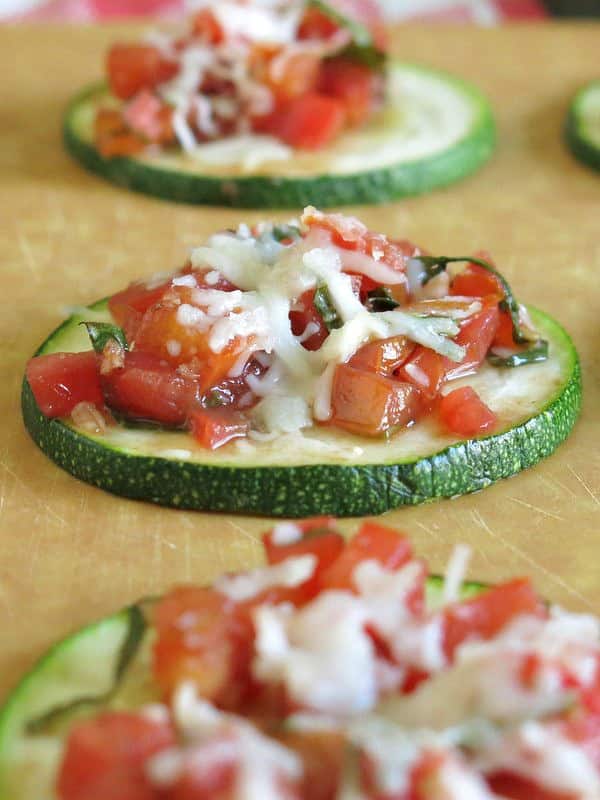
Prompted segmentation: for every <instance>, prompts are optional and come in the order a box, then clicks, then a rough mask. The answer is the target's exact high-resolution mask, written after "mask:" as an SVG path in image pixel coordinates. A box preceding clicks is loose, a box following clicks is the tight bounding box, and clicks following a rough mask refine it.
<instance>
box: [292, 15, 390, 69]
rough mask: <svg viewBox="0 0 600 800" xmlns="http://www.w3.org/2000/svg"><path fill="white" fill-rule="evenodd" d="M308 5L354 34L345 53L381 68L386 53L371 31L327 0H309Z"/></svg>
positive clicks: (369, 65)
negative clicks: (378, 44)
mask: <svg viewBox="0 0 600 800" xmlns="http://www.w3.org/2000/svg"><path fill="white" fill-rule="evenodd" d="M307 5H308V7H309V8H314V9H316V10H317V11H320V12H321V14H324V15H325V16H326V17H329V19H330V20H331V21H332V22H334V23H335V24H336V25H339V27H340V28H344V29H345V30H347V31H348V32H349V33H350V35H351V36H352V41H351V42H350V44H349V45H348V47H346V48H345V49H344V50H343V55H345V56H347V57H348V58H351V59H353V60H355V61H360V62H361V63H363V64H366V65H367V66H368V67H371V69H380V68H382V67H383V65H384V64H385V61H386V54H385V53H384V52H383V50H380V49H379V47H378V46H377V45H376V44H375V41H374V39H373V36H372V34H371V31H370V30H369V29H368V28H367V27H366V25H363V24H362V22H358V21H357V20H355V19H352V18H351V17H348V16H346V14H344V13H343V12H342V11H340V10H339V9H337V8H336V7H335V6H333V5H331V4H330V3H329V2H327V0H308V4H307Z"/></svg>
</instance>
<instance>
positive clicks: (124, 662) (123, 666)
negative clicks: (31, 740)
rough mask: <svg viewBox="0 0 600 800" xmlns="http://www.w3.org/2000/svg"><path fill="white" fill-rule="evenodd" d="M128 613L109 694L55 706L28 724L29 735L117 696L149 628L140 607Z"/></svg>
mask: <svg viewBox="0 0 600 800" xmlns="http://www.w3.org/2000/svg"><path fill="white" fill-rule="evenodd" d="M127 612H128V627H127V633H126V635H125V637H124V639H123V643H122V644H121V647H120V649H119V653H118V655H117V659H116V662H115V668H114V672H113V679H112V686H111V687H110V689H109V690H108V691H107V692H102V693H101V694H98V695H89V696H87V695H84V696H83V697H78V698H77V699H76V700H70V701H69V702H68V703H63V704H62V705H59V706H55V707H54V708H52V709H50V711H46V712H45V713H44V714H42V715H41V716H40V717H36V718H35V719H33V720H30V721H29V722H28V723H27V726H26V729H27V732H28V733H41V732H43V731H44V729H45V728H47V727H48V726H50V725H52V724H54V723H56V722H59V721H60V719H61V718H62V717H64V716H66V715H68V714H73V713H75V712H77V711H78V710H79V709H80V708H83V707H85V706H97V705H102V704H105V703H108V702H109V701H110V700H111V699H112V697H113V696H114V695H115V693H116V691H117V689H118V688H119V685H120V683H121V680H122V679H123V676H124V675H125V673H126V672H127V669H128V667H129V665H130V664H131V662H132V661H133V659H134V658H135V656H136V654H137V652H138V651H139V648H140V645H141V643H142V640H143V638H144V634H145V632H146V628H147V622H146V618H145V617H144V614H143V612H142V610H141V609H140V607H139V606H130V608H128V609H127Z"/></svg>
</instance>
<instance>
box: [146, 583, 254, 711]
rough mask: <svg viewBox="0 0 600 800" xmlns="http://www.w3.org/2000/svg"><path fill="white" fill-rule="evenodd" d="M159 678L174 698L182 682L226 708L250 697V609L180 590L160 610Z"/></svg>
mask: <svg viewBox="0 0 600 800" xmlns="http://www.w3.org/2000/svg"><path fill="white" fill-rule="evenodd" d="M154 624H155V626H156V630H157V634H158V638H157V641H156V644H155V647H154V675H155V678H156V680H157V682H158V684H159V686H160V688H161V689H162V691H163V692H164V693H165V694H167V695H169V694H171V692H172V691H173V690H174V689H175V688H176V687H177V686H178V685H179V684H180V683H181V682H182V681H186V680H189V681H193V683H194V684H195V686H196V688H197V691H198V692H199V694H200V695H201V696H202V697H204V698H206V699H207V700H209V701H211V702H213V703H217V704H218V705H220V706H222V707H225V708H234V707H236V705H237V704H238V703H239V702H240V701H241V699H242V698H243V697H245V695H246V693H247V691H248V687H249V681H250V660H251V656H252V640H253V631H252V623H251V621H250V618H249V616H248V615H247V613H246V612H245V609H242V610H240V608H239V607H238V605H237V604H236V603H234V602H233V601H232V600H230V599H229V598H227V597H225V596H224V595H222V594H219V592H217V591H215V590H214V589H209V588H201V587H185V586H184V587H180V588H178V589H174V590H173V591H171V592H169V594H167V595H166V596H165V597H164V598H163V599H162V600H161V601H160V602H159V604H158V606H157V607H156V611H155V617H154Z"/></svg>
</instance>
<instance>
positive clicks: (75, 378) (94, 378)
mask: <svg viewBox="0 0 600 800" xmlns="http://www.w3.org/2000/svg"><path fill="white" fill-rule="evenodd" d="M25 375H26V377H27V381H28V383H29V385H30V387H31V391H32V392H33V396H34V397H35V401H36V403H37V404H38V406H39V407H40V411H41V412H42V414H44V416H46V417H51V418H52V417H68V416H69V414H70V413H71V411H73V409H74V408H75V406H76V405H77V404H78V403H92V404H93V405H95V406H96V407H97V408H103V407H104V395H103V393H102V386H101V383H100V369H99V364H98V356H97V355H96V353H94V351H93V350H89V351H86V352H83V353H51V354H49V355H45V356H35V357H34V358H32V359H30V361H29V362H28V363H27V367H26V368H25Z"/></svg>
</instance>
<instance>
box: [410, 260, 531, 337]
mask: <svg viewBox="0 0 600 800" xmlns="http://www.w3.org/2000/svg"><path fill="white" fill-rule="evenodd" d="M415 260H417V261H420V262H421V264H422V265H423V268H424V270H425V280H424V281H423V284H426V283H427V282H428V281H430V280H431V279H432V278H435V276H436V275H439V274H440V273H441V272H444V270H445V269H446V267H447V266H448V264H453V263H456V262H463V261H464V262H472V263H473V264H478V265H479V266H480V267H483V268H484V269H485V270H487V272H490V273H491V274H492V275H494V276H495V277H496V278H498V280H499V281H500V283H501V285H502V290H503V291H504V300H502V301H501V303H500V308H502V310H503V311H508V313H509V314H510V318H511V320H512V326H513V338H514V340H515V343H516V344H525V343H526V342H528V341H529V339H528V338H527V337H526V336H525V335H524V333H523V331H522V330H521V323H520V321H519V304H518V303H517V301H516V300H515V296H514V294H513V291H512V289H511V288H510V286H509V285H508V282H507V280H506V278H504V276H503V275H501V274H500V273H499V272H498V270H497V269H496V268H495V267H493V266H492V265H491V264H490V263H489V262H487V261H484V260H483V259H481V258H473V257H472V256H456V257H453V258H448V257H447V256H418V258H416V259H415Z"/></svg>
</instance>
